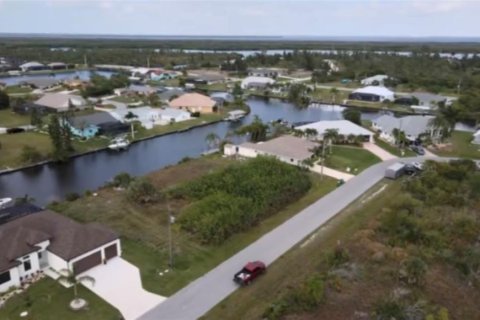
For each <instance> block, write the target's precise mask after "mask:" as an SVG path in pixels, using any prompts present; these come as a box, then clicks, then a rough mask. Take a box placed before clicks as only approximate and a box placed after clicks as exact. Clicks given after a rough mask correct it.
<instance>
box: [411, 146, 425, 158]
mask: <svg viewBox="0 0 480 320" xmlns="http://www.w3.org/2000/svg"><path fill="white" fill-rule="evenodd" d="M410 149H411V150H412V151H413V152H415V153H416V154H418V155H421V156H423V155H425V150H424V149H423V147H422V146H416V145H412V146H411V147H410Z"/></svg>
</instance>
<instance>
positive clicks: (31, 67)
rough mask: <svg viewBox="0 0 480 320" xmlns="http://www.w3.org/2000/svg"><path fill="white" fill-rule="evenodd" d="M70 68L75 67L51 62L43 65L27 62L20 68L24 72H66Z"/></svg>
mask: <svg viewBox="0 0 480 320" xmlns="http://www.w3.org/2000/svg"><path fill="white" fill-rule="evenodd" d="M69 67H73V66H69V65H67V64H66V63H63V62H51V63H48V64H43V63H40V62H37V61H30V62H26V63H24V64H21V65H20V66H19V68H20V70H21V71H23V72H28V71H39V70H65V69H68V68H69Z"/></svg>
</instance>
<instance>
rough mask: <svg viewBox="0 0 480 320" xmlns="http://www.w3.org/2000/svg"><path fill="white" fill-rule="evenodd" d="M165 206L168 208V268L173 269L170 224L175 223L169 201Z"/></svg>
mask: <svg viewBox="0 0 480 320" xmlns="http://www.w3.org/2000/svg"><path fill="white" fill-rule="evenodd" d="M167 201H168V200H167ZM167 208H168V267H169V268H170V269H173V243H172V224H174V223H175V217H174V216H172V212H171V210H170V203H168V204H167Z"/></svg>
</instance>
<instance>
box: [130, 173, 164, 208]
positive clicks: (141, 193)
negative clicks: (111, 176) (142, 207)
mask: <svg viewBox="0 0 480 320" xmlns="http://www.w3.org/2000/svg"><path fill="white" fill-rule="evenodd" d="M127 197H128V198H129V199H130V200H131V201H133V202H136V203H138V204H148V203H154V202H156V201H157V200H158V192H157V189H155V187H154V186H153V184H151V183H150V182H149V181H148V180H147V179H145V178H140V179H136V180H134V181H132V182H131V183H130V184H129V186H128V189H127Z"/></svg>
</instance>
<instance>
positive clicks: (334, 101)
mask: <svg viewBox="0 0 480 320" xmlns="http://www.w3.org/2000/svg"><path fill="white" fill-rule="evenodd" d="M330 94H331V95H332V104H336V103H337V94H338V89H337V88H335V87H334V88H332V89H330Z"/></svg>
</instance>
